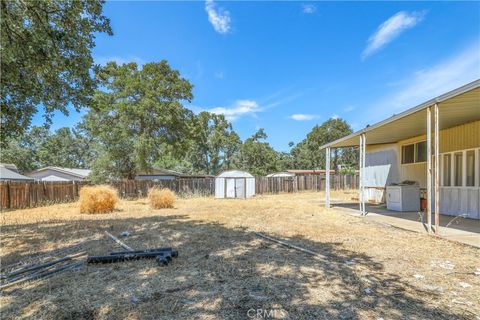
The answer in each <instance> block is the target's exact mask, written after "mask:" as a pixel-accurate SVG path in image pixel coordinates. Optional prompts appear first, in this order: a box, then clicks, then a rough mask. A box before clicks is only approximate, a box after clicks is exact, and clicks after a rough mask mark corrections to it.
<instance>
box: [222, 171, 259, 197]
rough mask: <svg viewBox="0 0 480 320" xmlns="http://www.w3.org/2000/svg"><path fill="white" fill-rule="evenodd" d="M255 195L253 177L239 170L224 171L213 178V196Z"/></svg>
mask: <svg viewBox="0 0 480 320" xmlns="http://www.w3.org/2000/svg"><path fill="white" fill-rule="evenodd" d="M253 195H255V177H254V176H252V175H251V174H250V173H248V172H245V171H240V170H229V171H224V172H222V173H221V174H219V175H218V176H217V177H216V178H215V198H220V199H222V198H229V199H234V198H240V199H245V198H250V197H251V196H253Z"/></svg>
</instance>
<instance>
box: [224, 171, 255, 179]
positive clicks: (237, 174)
mask: <svg viewBox="0 0 480 320" xmlns="http://www.w3.org/2000/svg"><path fill="white" fill-rule="evenodd" d="M217 178H253V176H252V175H251V174H250V173H248V172H246V171H241V170H228V171H223V172H222V173H220V174H219V175H218V176H217Z"/></svg>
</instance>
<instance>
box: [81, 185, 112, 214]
mask: <svg viewBox="0 0 480 320" xmlns="http://www.w3.org/2000/svg"><path fill="white" fill-rule="evenodd" d="M79 202H80V213H108V212H112V211H113V209H115V205H116V204H117V202H118V193H117V190H115V189H114V188H113V187H111V186H107V185H99V186H85V187H83V188H82V189H81V190H80V199H79Z"/></svg>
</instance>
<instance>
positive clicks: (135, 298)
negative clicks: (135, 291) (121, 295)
mask: <svg viewBox="0 0 480 320" xmlns="http://www.w3.org/2000/svg"><path fill="white" fill-rule="evenodd" d="M130 301H131V302H132V303H133V304H135V305H137V304H138V303H139V302H140V300H139V299H138V298H137V297H136V296H135V295H133V296H131V297H130Z"/></svg>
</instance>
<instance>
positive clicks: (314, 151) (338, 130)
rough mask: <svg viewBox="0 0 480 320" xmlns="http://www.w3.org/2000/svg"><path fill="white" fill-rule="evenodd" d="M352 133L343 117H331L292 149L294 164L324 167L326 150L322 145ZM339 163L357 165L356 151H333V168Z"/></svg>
mask: <svg viewBox="0 0 480 320" xmlns="http://www.w3.org/2000/svg"><path fill="white" fill-rule="evenodd" d="M350 133H352V129H351V127H350V125H349V124H348V123H347V122H346V121H345V120H343V119H329V120H327V121H325V122H324V123H323V124H322V125H320V126H318V125H317V126H315V127H314V128H313V129H312V131H310V133H308V134H307V137H306V139H304V140H303V141H302V142H300V143H299V144H297V145H296V146H295V147H294V148H293V149H292V152H291V153H292V156H293V158H294V166H295V168H298V169H324V168H325V151H324V150H322V151H320V147H321V146H322V145H324V144H327V143H329V142H332V141H335V140H337V139H339V138H342V137H344V136H346V135H349V134H350ZM339 165H344V166H351V167H355V165H356V152H355V151H354V150H352V149H351V148H347V149H344V150H340V149H335V150H334V151H333V152H332V169H337V168H338V166H339Z"/></svg>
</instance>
